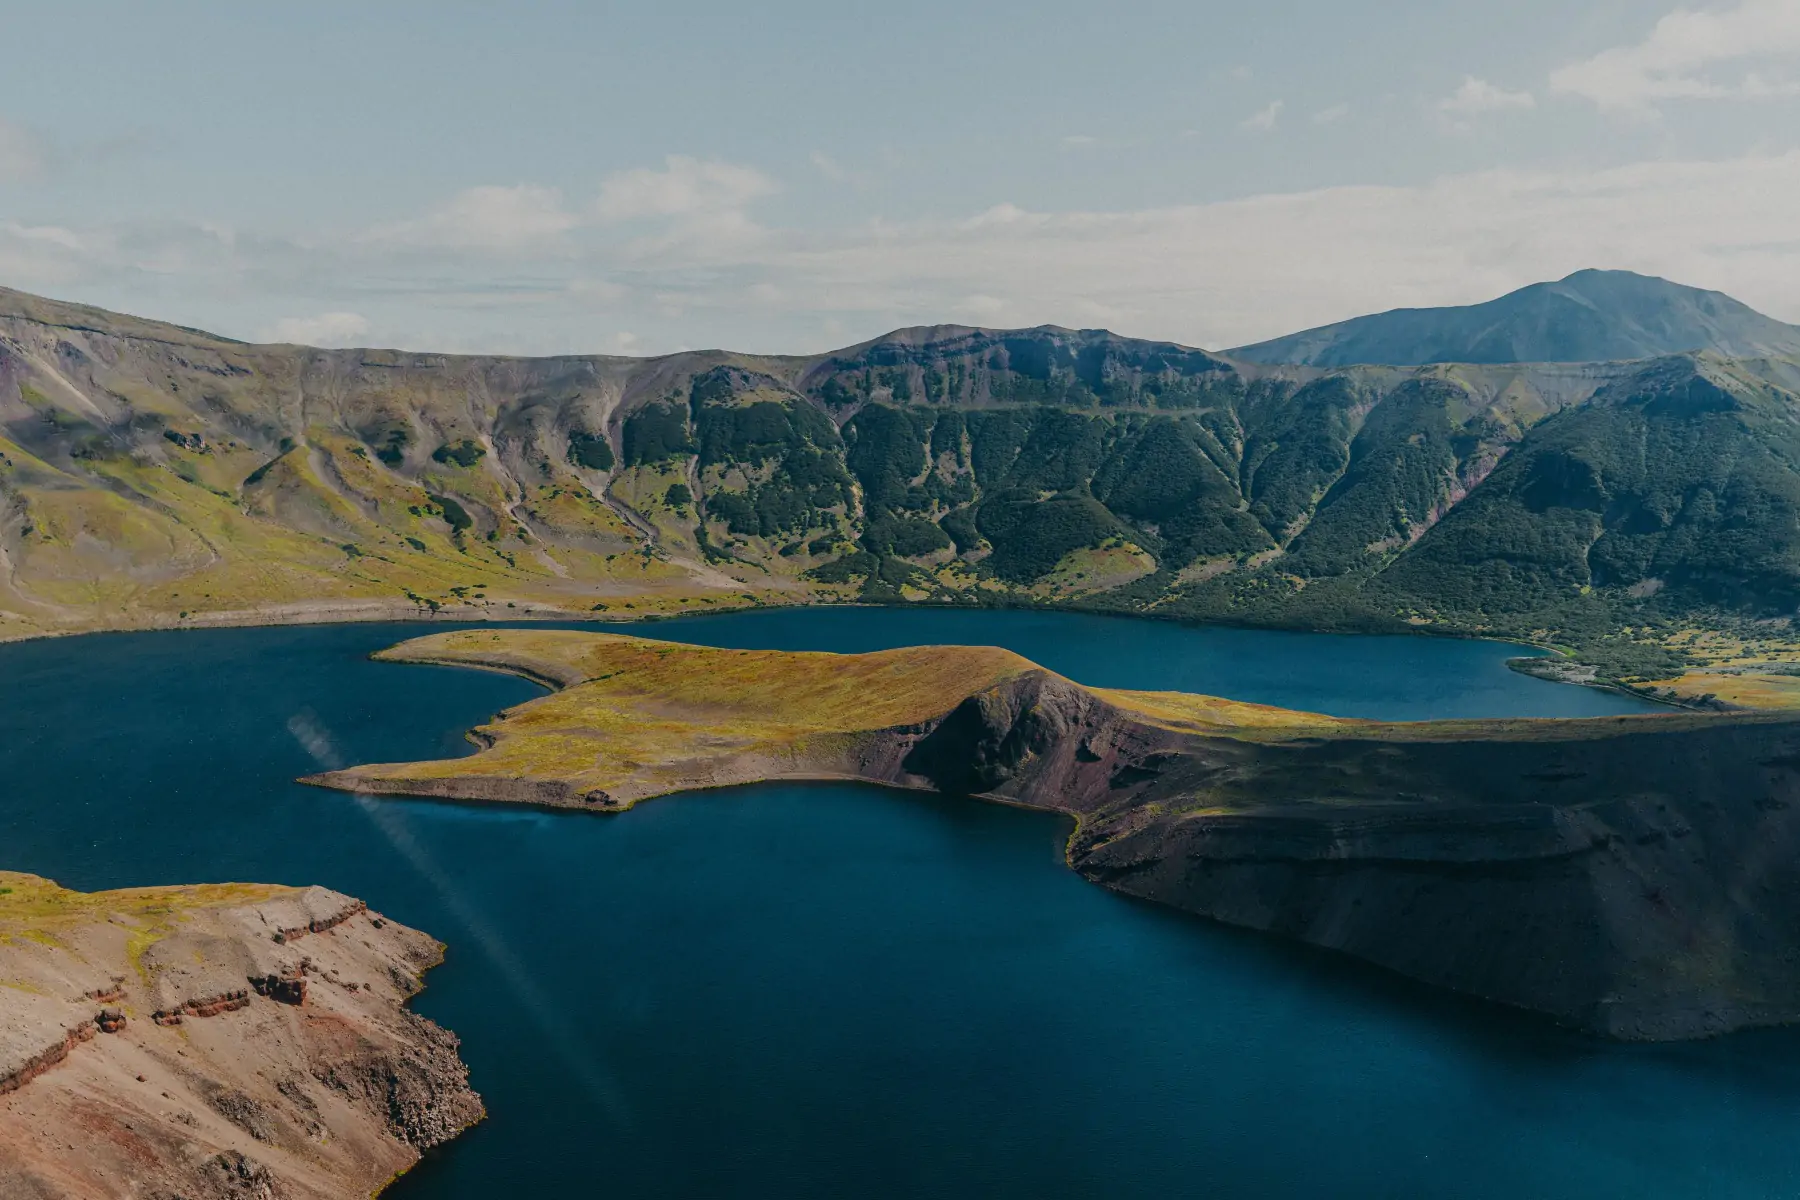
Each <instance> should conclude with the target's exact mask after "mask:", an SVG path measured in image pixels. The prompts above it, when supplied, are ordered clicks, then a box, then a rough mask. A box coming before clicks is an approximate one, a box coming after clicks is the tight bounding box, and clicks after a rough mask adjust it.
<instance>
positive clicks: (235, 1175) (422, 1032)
mask: <svg viewBox="0 0 1800 1200" xmlns="http://www.w3.org/2000/svg"><path fill="white" fill-rule="evenodd" d="M442 951H443V947H442V946H441V945H439V943H438V942H436V941H435V940H433V939H432V938H430V937H427V936H426V935H425V934H422V933H420V932H418V931H416V930H413V929H408V928H406V927H405V926H403V925H398V924H395V923H394V922H392V921H388V920H385V919H384V918H382V917H380V916H378V915H377V914H375V913H372V912H370V911H368V909H367V908H366V906H364V905H363V903H362V902H361V901H358V900H353V899H351V898H350V897H348V896H343V895H339V894H338V893H336V892H332V891H328V890H326V889H324V888H318V887H314V888H304V889H301V888H288V887H272V886H262V885H253V884H220V885H208V886H193V887H157V888H130V889H125V890H122V891H110V892H94V893H81V892H74V891H69V890H67V889H65V888H61V887H58V886H57V885H56V884H54V883H51V882H50V881H48V880H45V879H41V878H38V877H37V876H33V875H21V874H15V873H10V872H0V1195H4V1196H9V1197H11V1196H20V1197H33V1198H43V1200H50V1198H61V1197H98V1196H106V1197H111V1196H118V1197H126V1196H132V1197H156V1198H159V1200H161V1198H172V1197H186V1198H189V1200H213V1198H220V1200H223V1198H225V1197H275V1196H280V1197H289V1198H292V1200H301V1198H307V1200H336V1198H339V1197H344V1196H367V1195H370V1194H372V1193H374V1192H377V1191H379V1190H380V1189H381V1188H382V1187H384V1186H385V1185H386V1184H387V1183H388V1182H389V1181H390V1180H392V1179H393V1178H394V1177H395V1176H397V1175H399V1174H400V1173H401V1172H403V1171H405V1170H407V1169H408V1168H409V1167H411V1166H412V1165H413V1164H414V1163H416V1162H417V1161H418V1159H419V1155H420V1152H421V1151H423V1150H424V1149H426V1148H428V1147H430V1146H433V1145H436V1144H438V1143H440V1142H443V1141H446V1140H448V1139H449V1138H451V1137H453V1136H455V1135H456V1134H457V1133H458V1132H460V1131H461V1130H463V1129H464V1128H466V1127H467V1126H469V1125H471V1124H473V1123H475V1122H476V1121H478V1120H480V1119H481V1117H482V1106H481V1100H480V1098H479V1097H478V1096H476V1095H475V1093H474V1092H472V1091H470V1090H469V1084H468V1071H467V1069H466V1068H465V1067H464V1066H463V1064H462V1061H461V1060H460V1058H459V1057H458V1055H457V1040H456V1038H455V1037H454V1036H453V1035H452V1034H450V1033H448V1032H446V1031H445V1030H443V1029H441V1028H439V1027H438V1026H437V1025H435V1024H433V1023H432V1022H430V1021H428V1020H426V1019H425V1018H423V1017H420V1016H418V1015H416V1014H414V1013H412V1012H409V1011H408V1010H407V1009H406V1008H405V1007H404V1003H405V1000H406V999H407V997H409V996H410V995H412V994H413V993H414V992H416V991H417V990H418V989H419V986H420V976H421V975H422V974H423V973H424V971H425V970H426V969H427V968H429V967H431V966H432V965H434V964H435V963H437V962H438V961H439V960H440V958H441V956H442Z"/></svg>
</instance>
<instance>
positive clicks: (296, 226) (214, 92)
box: [0, 0, 1800, 355]
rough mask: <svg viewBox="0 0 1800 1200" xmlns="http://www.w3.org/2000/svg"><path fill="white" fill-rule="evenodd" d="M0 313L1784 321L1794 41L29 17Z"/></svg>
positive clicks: (1289, 12) (620, 16) (620, 322)
mask: <svg viewBox="0 0 1800 1200" xmlns="http://www.w3.org/2000/svg"><path fill="white" fill-rule="evenodd" d="M9 25H10V28H11V31H12V32H13V34H14V36H15V41H16V44H18V45H39V46H52V45H65V44H72V43H70V42H69V39H68V37H67V33H68V30H69V28H70V27H71V26H72V25H78V26H79V28H80V30H81V34H82V36H81V38H80V39H79V41H78V44H73V45H74V48H73V49H71V50H70V51H68V52H66V53H62V54H59V55H55V56H52V55H48V54H44V55H35V56H31V57H30V58H28V59H25V60H23V61H20V62H18V63H16V64H13V65H12V66H11V67H9V71H8V74H7V76H6V78H5V80H4V81H3V82H0V283H4V284H5V285H7V286H11V287H16V288H20V289H22V290H26V291H31V292H37V293H40V294H44V295H49V296H54V297H57V298H62V299H68V300H73V301H78V302H82V303H89V304H96V305H99V306H102V307H105V308H110V309H115V310H119V311H125V312H131V313H136V314H140V315H143V316H146V317H153V318H156V319H160V320H167V321H174V322H178V323H180V324H185V325H191V326H196V327H199V328H205V329H209V330H213V331H215V332H218V333H221V334H224V335H226V336H230V337H235V338H241V339H244V340H254V341H268V340H290V341H302V342H310V343H316V344H322V345H348V344H358V345H391V346H397V347H401V348H407V349H433V350H441V351H493V352H509V353H533V354H543V353H565V352H589V353H628V354H633V355H644V354H656V353H663V352H669V351H674V350H680V349H685V348H694V347H715V346H716V347H729V348H731V349H734V350H742V351H746V352H765V353H796V354H797V353H809V352H815V351H819V350H823V349H829V348H834V347H838V346H843V345H848V344H853V343H856V342H859V341H863V340H866V339H868V338H871V337H875V336H879V335H880V334H882V333H885V332H888V331H889V330H892V329H896V328H902V327H906V326H912V325H929V324H940V323H959V324H968V325H980V326H989V327H993V326H1009V327H1010V326H1029V325H1038V324H1058V325H1064V326H1069V327H1088V328H1092V327H1105V328H1109V329H1113V330H1115V331H1118V332H1121V333H1126V334H1130V335H1132V336H1139V337H1147V338H1161V339H1168V340H1173V341H1179V342H1182V343H1184V344H1188V345H1196V346H1204V347H1207V348H1211V349H1221V348H1226V347H1230V346H1236V345H1243V344H1247V343H1251V342H1255V341H1258V340H1261V339H1264V338H1269V337H1275V336H1279V335H1282V334H1286V333H1291V332H1293V331H1296V330H1299V329H1304V328H1307V327H1311V326H1316V325H1321V324H1326V323H1330V322H1334V321H1338V320H1343V319H1346V318H1349V317H1353V316H1357V315H1360V314H1364V313H1371V312H1379V311H1383V310H1386V309H1391V308H1397V307H1423V306H1434V305H1448V304H1469V303H1477V302H1480V301H1483V300H1488V299H1492V298H1494V297H1496V296H1499V295H1501V294H1504V293H1506V292H1508V291H1511V290H1514V289H1516V288H1518V287H1521V286H1524V285H1527V284H1530V283H1535V282H1541V281H1545V280H1552V279H1558V278H1561V277H1563V276H1565V275H1567V274H1569V273H1570V272H1572V271H1575V270H1578V269H1582V268H1587V267H1597V268H1603V269H1628V270H1634V271H1638V272H1641V273H1644V274H1649V275H1657V276H1662V277H1664V278H1667V279H1670V280H1672V281H1674V282H1677V283H1682V284H1686V285H1689V286H1693V287H1700V288H1708V289H1716V290H1719V291H1724V292H1727V293H1729V294H1730V295H1732V296H1734V297H1736V298H1737V299H1740V300H1742V301H1744V302H1745V303H1746V304H1749V305H1751V306H1752V307H1754V308H1756V309H1758V310H1760V311H1762V312H1765V313H1767V314H1768V315H1770V316H1772V317H1775V318H1777V319H1780V320H1785V321H1789V322H1800V221H1797V220H1796V218H1795V216H1794V205H1793V202H1792V197H1793V196H1794V195H1796V194H1800V136H1796V135H1795V134H1794V132H1793V130H1794V129H1795V128H1796V127H1800V126H1797V125H1796V122H1795V119H1794V118H1795V117H1796V116H1800V3H1797V2H1796V0H1742V2H1739V3H1729V2H1728V3H1724V4H1717V5H1710V6H1707V7H1705V8H1702V9H1698V10H1683V9H1678V8H1677V7H1676V6H1675V5H1674V4H1673V3H1671V2H1670V0H1609V2H1607V3H1601V4H1593V5H1588V6H1585V8H1584V11H1581V12H1574V13H1571V12H1569V11H1566V10H1565V9H1564V8H1562V7H1560V6H1552V5H1550V4H1549V3H1547V2H1546V0H1531V2H1529V3H1526V4H1524V5H1523V6H1512V7H1510V8H1507V9H1505V10H1502V9H1500V8H1497V7H1494V6H1485V5H1474V4H1456V5H1449V6H1441V5H1427V4H1424V3H1404V4H1395V5H1388V6H1384V7H1383V8H1381V9H1380V10H1377V11H1366V10H1365V11H1355V12H1351V11H1347V10H1345V9H1344V8H1343V7H1342V6H1332V5H1327V4H1324V3H1322V0H1289V2H1287V3H1283V4H1274V5H1265V6H1261V7H1259V8H1258V9H1257V10H1255V11H1245V10H1242V9H1241V8H1239V7H1236V6H1225V5H1218V4H1203V5H1194V6H1166V5H1162V4H1157V3H1150V2H1147V0H1140V2H1137V3H1129V4H1125V5H1119V6H1113V7H1111V8H1109V9H1107V10H1106V11H1105V12H1104V13H1102V12H1098V11H1094V10H1091V9H1089V8H1086V7H1083V6H1079V5H1074V4H1065V3H1060V2H1059V3H1055V4H1050V5H1034V6H1023V5H1011V4H989V5H983V6H979V7H973V8H971V7H966V6H951V5H948V4H944V3H941V2H939V0H933V2H931V3H927V4H924V5H921V6H916V7H915V8H914V9H912V10H909V12H908V14H907V19H905V20H896V19H876V18H873V17H863V16H859V15H856V14H846V13H844V12H843V10H842V9H841V6H833V5H829V4H824V3H813V2H788V3H781V4H777V5H774V6H771V7H767V8H764V9H762V10H759V11H757V12H748V11H742V10H739V9H737V8H735V7H731V6H723V5H718V4H714V3H707V4H687V5H668V6H661V7H659V8H657V9H656V10H654V11H639V10H634V9H630V8H626V7H623V6H618V5H579V4H573V3H555V2H549V0H541V2H538V3H527V4H523V5H519V6H513V7H511V8H509V9H508V11H507V12H506V13H504V14H501V13H489V12H483V11H480V10H477V9H474V8H467V7H463V6H446V5H425V4H422V3H397V4H393V5H386V6H383V7H382V8H381V9H380V10H378V11H373V12H370V11H365V10H363V9H361V8H358V7H355V6H350V5H345V4H341V3H325V4H320V5H313V6H309V7H308V8H307V9H306V10H304V12H293V11H275V10H266V11H264V10H242V9H241V8H240V7H238V6H227V5H224V4H221V3H216V2H211V0H207V2H199V0H190V2H187V3H177V4H170V5H164V6H158V7H157V8H156V9H154V10H151V9H144V8H141V7H139V6H131V5H125V4H122V3H117V2H116V0H111V2H100V0H95V2H93V3H86V4H73V5H65V6H58V7H57V8H56V9H55V10H54V11H51V10H48V9H38V10H29V11H26V12H22V13H20V14H17V15H15V16H13V17H12V18H11V19H10V21H9Z"/></svg>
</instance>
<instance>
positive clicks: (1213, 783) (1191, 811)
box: [894, 677, 1800, 1040]
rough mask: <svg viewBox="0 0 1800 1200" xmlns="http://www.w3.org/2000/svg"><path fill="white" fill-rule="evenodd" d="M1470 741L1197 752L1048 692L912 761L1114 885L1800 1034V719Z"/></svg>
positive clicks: (1629, 1015)
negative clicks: (1062, 824)
mask: <svg viewBox="0 0 1800 1200" xmlns="http://www.w3.org/2000/svg"><path fill="white" fill-rule="evenodd" d="M1456 732H1457V731H1455V730H1453V729H1450V730H1446V729H1443V728H1442V727H1440V728H1437V729H1433V728H1432V726H1430V725H1426V726H1423V727H1414V728H1412V729H1408V728H1407V727H1405V726H1388V727H1381V726H1374V727H1371V728H1367V729H1361V730H1357V731H1356V732H1355V733H1354V734H1353V735H1352V736H1348V737H1326V738H1297V739H1272V740H1261V741H1248V740H1245V739H1242V738H1238V737H1218V736H1196V735H1193V734H1186V733H1179V732H1176V731H1172V730H1168V729H1163V728H1158V727H1156V726H1155V725H1152V724H1146V723H1145V722H1143V721H1142V720H1141V719H1138V718H1136V717H1134V716H1133V715H1132V714H1130V713H1128V712H1125V711H1122V710H1120V709H1118V708H1117V707H1114V706H1112V705H1109V704H1106V703H1104V702H1101V701H1098V700H1097V699H1096V698H1095V697H1094V696H1093V695H1092V694H1090V693H1085V692H1084V691H1083V689H1080V688H1078V687H1076V686H1075V685H1072V684H1069V683H1067V681H1061V680H1056V679H1055V678H1054V677H1034V678H1023V679H1020V680H1018V681H1015V682H1011V683H1008V684H1006V685H1003V686H1002V687H1001V688H999V689H996V690H995V692H994V693H989V694H983V695H980V696H977V697H971V698H970V699H969V700H966V701H964V702H963V703H962V704H961V705H959V706H958V707H957V708H956V709H955V710H953V711H952V712H951V713H950V714H949V715H948V716H946V717H945V718H944V720H943V721H942V722H940V723H939V724H938V725H937V726H936V728H935V729H933V730H932V731H931V732H930V733H929V734H928V735H927V736H926V737H924V738H923V739H922V740H920V741H918V742H917V743H916V745H914V746H913V748H912V749H911V750H910V752H909V756H908V763H909V764H910V765H911V766H913V767H914V768H915V769H917V770H919V772H920V773H921V774H922V775H924V776H925V777H926V778H927V779H928V780H929V781H930V782H931V783H932V784H934V785H936V786H940V787H943V788H944V789H945V790H949V791H959V792H967V793H970V794H976V795H984V796H989V797H993V798H997V799H1005V800H1008V801H1011V802H1014V803H1024V804H1029V805H1032V806H1035V807H1044V808H1052V809H1058V810H1062V811H1066V812H1070V813H1072V814H1074V815H1075V816H1076V817H1077V818H1078V820H1079V825H1078V828H1077V830H1076V832H1075V833H1074V835H1073V836H1072V838H1071V840H1070V843H1069V848H1068V858H1069V862H1070V865H1071V866H1073V867H1074V868H1075V869H1076V870H1077V871H1079V872H1081V873H1082V874H1083V875H1084V876H1086V877H1087V878H1089V879H1092V880H1094V881H1095V882H1097V883H1101V884H1104V885H1105V886H1107V887H1111V888H1114V889H1115V890H1118V891H1122V892H1127V893H1130V894H1132V895H1136V896H1140V897H1143V898H1145V899H1149V900H1155V901H1158V902H1160V903H1164V904H1168V905H1171V906H1173V907H1176V908H1181V909H1185V910H1187V911H1190V912H1195V913H1200V914H1202V915H1205V916H1208V917H1211V918H1214V919H1216V920H1221V921H1225V922H1228V923H1230V924H1233V925H1240V926H1245V927H1248V928H1252V929H1259V930H1263V931H1266V932H1269V933H1274V934H1278V935H1280V936H1283V937H1288V938H1293V939H1296V940H1299V941H1303V942H1307V943H1310V944H1312V945H1315V946H1320V947H1323V948H1326V949H1330V950H1336V951H1340V952H1343V953H1347V954H1351V955H1354V956H1356V957H1358V958H1362V959H1366V960H1368V961H1370V962H1373V963H1376V964H1379V965H1381V966H1384V967H1387V968H1390V969H1392V970H1395V971H1398V972H1400V973H1401V974H1404V975H1408V976H1410V977H1412V978H1415V979H1418V980H1421V981H1423V982H1426V983H1430V984H1434V985H1437V986H1440V987H1447V988H1451V989H1454V990H1456V991H1460V992H1466V993H1470V994H1472V995H1476V996H1480V997H1483V998H1486V999H1490V1000H1495V1001H1499V1002H1501V1003H1505V1004H1509V1005H1513V1006H1516V1007H1520V1008H1526V1009H1530V1010H1533V1011H1537V1012H1541V1013H1544V1014H1546V1015H1548V1016H1551V1017H1553V1018H1554V1019H1556V1020H1557V1021H1559V1022H1561V1023H1563V1024H1567V1025H1571V1026H1575V1027H1578V1028H1582V1029H1587V1030H1590V1031H1593V1032H1596V1033H1601V1034H1605V1035H1607V1036H1611V1037H1618V1038H1624V1039H1632V1040H1665V1039H1676V1038H1689V1037H1698V1036H1706V1035H1709V1034H1715V1033H1721V1032H1725V1031H1728V1030H1731V1029H1737V1028H1743V1027H1746V1026H1753V1025H1764V1024H1777V1023H1786V1022H1791V1021H1794V1020H1797V1019H1800V900H1796V899H1795V897H1796V896H1797V895H1800V805H1797V802H1800V722H1795V721H1792V720H1767V719H1765V720H1739V721H1731V720H1724V719H1720V720H1713V721H1706V720H1699V721H1695V720H1693V719H1691V718H1672V719H1661V718H1649V719H1627V720H1601V721H1583V722H1507V723H1494V724H1489V725H1485V726H1476V727H1474V728H1470V729H1467V730H1466V731H1463V733H1462V736H1445V735H1446V734H1452V735H1453V734H1455V733H1456ZM894 781H895V782H903V781H904V780H902V779H899V778H896V779H895V780H894Z"/></svg>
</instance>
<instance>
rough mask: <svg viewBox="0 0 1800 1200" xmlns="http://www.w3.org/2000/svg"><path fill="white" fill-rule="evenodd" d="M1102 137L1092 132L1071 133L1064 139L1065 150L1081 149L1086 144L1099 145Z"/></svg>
mask: <svg viewBox="0 0 1800 1200" xmlns="http://www.w3.org/2000/svg"><path fill="white" fill-rule="evenodd" d="M1099 141H1100V139H1099V138H1097V137H1095V136H1094V135H1093V134H1091V133H1071V134H1068V135H1067V136H1065V137H1064V138H1063V139H1062V146H1063V148H1064V149H1065V150H1079V149H1081V148H1082V147H1084V146H1093V145H1098V144H1099Z"/></svg>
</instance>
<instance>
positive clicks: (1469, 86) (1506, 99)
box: [1438, 75, 1537, 116]
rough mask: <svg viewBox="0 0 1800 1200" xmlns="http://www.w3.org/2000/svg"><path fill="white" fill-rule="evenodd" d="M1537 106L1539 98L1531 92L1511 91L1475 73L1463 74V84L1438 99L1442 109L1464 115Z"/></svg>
mask: <svg viewBox="0 0 1800 1200" xmlns="http://www.w3.org/2000/svg"><path fill="white" fill-rule="evenodd" d="M1535 107H1537V100H1536V99H1534V98H1533V97H1532V95H1531V93H1530V92H1509V91H1507V90H1506V89H1505V88H1502V87H1496V86H1495V85H1493V84H1491V83H1489V82H1488V81H1487V80H1485V79H1477V78H1475V76H1473V75H1465V76H1463V81H1462V86H1461V87H1459V88H1457V89H1456V90H1455V91H1454V92H1452V93H1450V94H1449V95H1448V96H1446V97H1444V98H1443V99H1442V100H1440V101H1438V108H1439V109H1441V110H1442V111H1444V112H1447V113H1457V114H1459V115H1464V116H1467V115H1470V114H1473V113H1484V112H1502V111H1504V110H1506V109H1516V108H1535Z"/></svg>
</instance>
